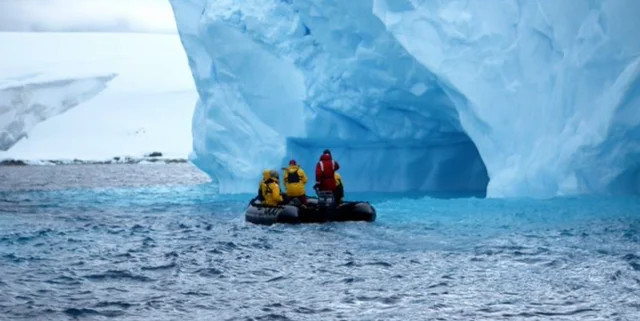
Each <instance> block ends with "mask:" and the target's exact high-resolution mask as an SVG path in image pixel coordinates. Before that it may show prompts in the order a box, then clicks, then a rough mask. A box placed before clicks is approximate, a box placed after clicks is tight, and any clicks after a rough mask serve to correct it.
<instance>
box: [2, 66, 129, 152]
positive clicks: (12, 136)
mask: <svg viewBox="0 0 640 321" xmlns="http://www.w3.org/2000/svg"><path fill="white" fill-rule="evenodd" d="M38 76H39V75H37V74H36V75H29V76H27V77H24V78H25V79H19V80H15V81H12V82H8V81H5V82H3V83H0V151H6V150H8V149H9V148H10V147H12V146H13V145H14V144H15V143H16V142H18V141H19V140H20V139H22V138H24V137H27V135H28V132H29V131H30V130H31V129H32V128H33V127H34V126H35V125H37V124H38V123H40V122H43V121H45V120H47V119H49V118H51V117H54V116H57V115H59V114H62V113H64V112H65V111H67V110H69V109H71V108H73V107H75V106H77V105H78V104H80V103H82V102H84V101H87V100H88V99H91V98H93V97H94V96H95V95H97V94H98V93H100V92H101V91H102V90H104V89H105V88H106V84H107V83H108V82H109V81H111V80H112V79H113V78H114V77H115V76H116V75H115V74H110V75H103V76H95V77H88V78H70V79H50V80H44V79H40V80H38V79H37V78H38ZM33 78H36V79H33Z"/></svg>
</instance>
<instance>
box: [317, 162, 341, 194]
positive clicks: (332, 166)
mask: <svg viewBox="0 0 640 321" xmlns="http://www.w3.org/2000/svg"><path fill="white" fill-rule="evenodd" d="M338 169H340V164H338V162H336V161H334V160H333V159H332V158H331V154H326V153H325V154H322V156H320V161H318V163H317V164H316V183H319V184H320V190H321V191H335V190H336V178H335V176H334V174H335V172H336V171H337V170H338Z"/></svg>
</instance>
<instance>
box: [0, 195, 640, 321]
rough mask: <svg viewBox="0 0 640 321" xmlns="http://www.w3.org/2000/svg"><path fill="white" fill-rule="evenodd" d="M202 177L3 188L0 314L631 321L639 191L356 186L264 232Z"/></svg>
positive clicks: (638, 306)
mask: <svg viewBox="0 0 640 321" xmlns="http://www.w3.org/2000/svg"><path fill="white" fill-rule="evenodd" d="M211 189H212V188H211V187H210V186H208V185H195V186H174V187H165V186H161V187H157V186H151V187H144V188H114V189H82V190H80V189H74V190H65V189H54V190H51V191H26V192H6V193H3V192H0V199H3V200H5V203H2V204H6V203H10V204H12V205H11V206H10V207H6V206H4V205H2V206H3V207H2V208H1V210H0V319H2V320H70V319H78V320H107V319H114V320H142V319H144V320H177V319H183V318H184V319H188V320H640V303H639V302H640V300H639V299H638V298H640V244H639V242H638V241H639V235H638V231H640V216H638V215H639V214H640V201H639V200H638V199H613V198H611V199H557V200H548V201H533V200H477V199H456V200H438V199H430V198H399V197H387V198H385V197H381V196H379V195H359V197H358V198H361V199H362V198H369V199H372V200H374V205H375V206H376V207H377V208H378V210H379V215H380V216H379V220H378V221H377V222H376V223H374V224H366V223H347V224H326V225H308V226H271V227H262V226H254V225H251V224H246V223H245V222H244V221H243V219H242V216H241V212H242V210H243V207H244V204H245V202H246V197H247V196H246V195H240V196H228V197H222V196H218V195H215V193H213V192H212V191H211Z"/></svg>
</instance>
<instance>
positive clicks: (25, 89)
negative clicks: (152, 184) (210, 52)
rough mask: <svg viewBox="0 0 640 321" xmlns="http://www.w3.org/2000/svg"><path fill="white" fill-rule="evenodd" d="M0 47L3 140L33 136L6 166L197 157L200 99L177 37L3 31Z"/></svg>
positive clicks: (20, 143) (8, 155) (13, 151)
mask: <svg viewBox="0 0 640 321" xmlns="http://www.w3.org/2000/svg"><path fill="white" fill-rule="evenodd" d="M0 43H3V44H5V45H4V46H3V49H2V50H1V51H0V61H1V63H0V75H1V77H2V78H0V126H1V127H0V133H7V135H5V136H7V137H13V138H20V137H24V136H25V134H26V137H24V138H23V139H21V140H20V141H18V142H17V143H16V144H15V145H14V146H13V147H11V148H10V149H9V150H8V151H6V152H1V151H0V159H22V160H28V161H31V162H32V163H34V162H36V163H37V161H38V160H65V159H68V160H72V159H80V160H98V161H101V160H108V159H111V158H113V157H126V156H129V157H142V156H144V155H145V154H148V153H151V152H154V151H158V152H161V153H162V154H163V157H165V158H186V157H187V156H188V154H189V153H190V151H191V145H192V144H191V142H192V139H191V118H192V116H193V108H194V103H195V102H196V101H197V92H196V90H195V86H194V83H193V78H192V77H191V74H190V70H189V67H188V65H187V60H186V57H185V54H184V50H183V48H182V47H181V45H180V39H179V37H178V36H177V35H156V34H122V33H121V34H109V33H0ZM18 98H20V99H18ZM23 98H25V99H23ZM25 100H26V101H28V103H26V104H25V103H24V101H25ZM7 102H9V103H8V105H7ZM21 121H22V123H23V124H24V125H23V126H22V127H20V126H19V125H15V123H16V122H18V123H19V124H20V122H21ZM9 124H14V125H9Z"/></svg>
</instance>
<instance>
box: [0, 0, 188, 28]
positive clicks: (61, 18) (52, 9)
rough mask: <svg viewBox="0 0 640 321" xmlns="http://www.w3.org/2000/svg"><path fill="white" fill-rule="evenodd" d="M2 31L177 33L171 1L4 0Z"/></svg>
mask: <svg viewBox="0 0 640 321" xmlns="http://www.w3.org/2000/svg"><path fill="white" fill-rule="evenodd" d="M0 31H109V32H154V33H173V32H176V26H175V21H174V17H173V11H172V10H171V5H170V4H169V0H0Z"/></svg>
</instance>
